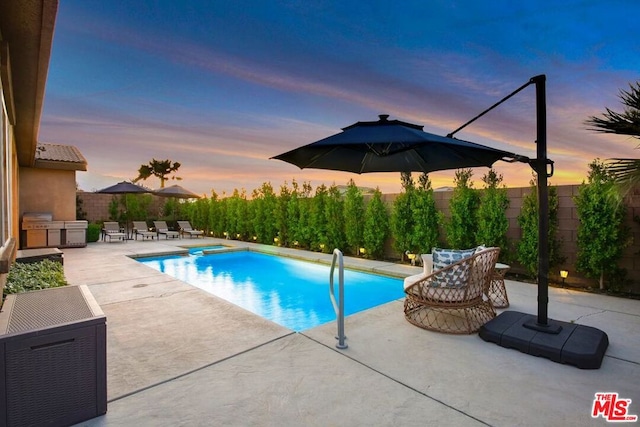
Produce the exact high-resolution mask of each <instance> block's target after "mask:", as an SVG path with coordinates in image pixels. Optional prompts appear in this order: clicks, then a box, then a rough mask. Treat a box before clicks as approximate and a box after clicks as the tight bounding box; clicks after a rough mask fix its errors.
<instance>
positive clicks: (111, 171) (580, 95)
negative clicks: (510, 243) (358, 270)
mask: <svg viewBox="0 0 640 427" xmlns="http://www.w3.org/2000/svg"><path fill="white" fill-rule="evenodd" d="M639 15H640V3H637V2H636V1H635V0H624V1H623V0H612V1H609V2H602V1H599V2H597V1H563V2H557V1H546V0H536V1H520V2H513V1H507V0H505V1H487V2H478V1H472V0H465V1H433V0H429V1H424V0H421V1H405V2H396V3H393V2H388V1H384V2H382V1H367V2H365V1H352V0H342V1H339V2H338V1H309V2H302V1H269V2H267V1H262V0H255V1H248V0H247V1H243V0H240V1H205V0H199V1H196V0H185V1H180V2H176V1H174V0H171V1H169V0H156V1H146V0H137V1H135V2H124V1H103V0H65V1H62V2H60V6H59V10H58V17H57V21H56V28H55V36H54V43H53V52H52V58H51V64H50V68H49V77H48V81H47V87H46V96H45V105H44V111H43V115H42V121H41V128H40V136H39V139H40V141H41V142H48V143H60V144H71V145H75V146H76V147H78V148H79V149H80V151H81V152H82V153H83V155H84V156H85V157H86V158H87V161H88V164H89V171H88V172H79V173H78V182H79V184H80V187H81V188H82V189H84V190H86V191H93V190H96V189H99V188H102V187H106V186H108V185H111V184H113V183H115V182H117V181H119V180H122V179H132V178H134V177H135V176H136V175H137V170H138V168H139V167H140V165H142V164H146V163H148V162H149V161H150V160H151V159H152V158H155V159H158V160H164V159H170V160H172V161H178V162H180V163H181V164H182V166H181V167H180V169H179V173H178V176H179V177H181V178H182V181H181V182H179V183H180V185H183V186H184V187H186V188H188V189H190V190H192V191H195V192H197V193H200V194H210V192H211V190H215V191H216V192H217V193H218V194H222V193H226V194H230V193H231V192H232V191H233V190H234V189H236V188H237V189H243V188H244V189H246V191H247V193H248V194H251V191H252V190H253V189H255V188H258V187H260V186H261V184H262V183H263V182H271V184H272V185H273V186H274V187H275V188H276V189H278V188H279V187H280V186H281V185H282V184H284V183H285V182H289V183H290V182H291V180H292V179H296V180H297V181H298V182H302V181H309V182H311V183H312V185H313V186H314V187H315V186H317V185H319V184H321V183H325V184H327V185H330V184H332V183H334V182H335V183H336V184H338V185H340V184H346V183H347V181H348V180H349V179H351V178H353V179H354V180H355V182H356V183H357V184H358V185H361V186H368V187H376V186H379V187H380V189H381V190H383V191H384V192H397V191H399V189H400V178H399V174H393V173H385V174H363V175H354V174H348V173H341V172H332V171H322V170H311V169H305V170H300V169H298V168H297V167H295V166H293V165H290V164H287V163H284V162H280V161H277V160H269V158H270V157H272V156H274V155H277V154H280V153H282V152H285V151H288V150H291V149H293V148H296V147H298V146H301V145H304V144H308V143H311V142H313V141H316V140H318V139H321V138H324V137H326V136H329V135H332V134H334V133H337V132H339V131H340V129H341V128H343V127H345V126H348V125H350V124H352V123H354V122H356V121H371V120H376V119H377V117H378V115H379V114H390V116H391V118H392V119H400V120H404V121H409V122H413V123H416V124H420V125H424V129H425V130H426V131H428V132H432V133H436V134H440V135H446V134H447V133H449V132H451V131H452V130H454V129H456V128H457V127H458V126H459V125H461V124H462V123H464V122H466V121H467V120H469V119H470V118H472V117H474V116H475V115H477V114H478V113H480V112H481V111H483V110H484V109H485V108H487V107H489V106H490V105H492V104H493V103H495V102H496V101H498V100H499V99H501V98H502V97H503V96H505V95H507V94H509V93H510V92H512V91H513V90H515V89H516V88H518V87H519V86H521V85H522V84H523V83H525V82H527V81H528V80H529V78H531V77H532V76H535V75H538V74H546V75H547V116H548V137H547V139H548V151H549V157H550V158H551V159H552V160H554V161H555V176H554V177H553V178H552V179H551V183H552V184H575V183H581V182H582V180H583V179H585V176H586V171H587V169H588V164H589V163H590V162H591V161H592V160H593V159H595V158H601V159H605V158H609V157H636V158H637V157H638V153H639V152H638V150H636V149H635V148H636V146H637V140H636V141H634V140H632V139H630V138H627V137H623V136H605V135H601V134H597V133H594V132H592V131H589V130H587V129H586V128H585V125H584V121H585V120H586V119H587V118H588V117H589V116H591V115H599V114H601V112H603V111H604V110H605V107H609V108H612V109H614V110H621V108H622V107H621V104H620V102H619V98H618V95H619V92H620V90H621V89H627V88H628V87H629V84H630V83H632V82H635V81H637V80H640V74H639V70H640V43H638V41H637V37H636V35H637V32H638V28H637V19H636V18H637V16H639ZM535 134H536V130H535V89H534V87H533V86H531V87H530V88H527V89H526V90H525V91H523V92H521V93H520V94H518V95H516V97H514V98H512V99H511V100H509V101H508V102H507V103H505V104H503V105H502V106H501V107H499V108H498V109H496V110H494V111H493V112H491V113H489V114H488V115H487V116H485V117H483V118H482V119H480V120H479V121H478V122H476V123H475V124H473V125H472V126H470V127H469V128H467V129H465V130H463V131H461V132H460V133H458V134H457V135H456V136H457V137H459V138H462V139H466V140H470V141H474V142H478V143H481V144H485V145H489V146H492V147H495V148H500V149H504V150H507V151H512V152H516V153H519V154H523V155H528V156H530V157H535V143H534V140H535ZM495 168H496V170H497V171H498V172H499V173H502V174H503V175H504V178H505V183H506V184H507V185H508V186H510V187H514V186H526V185H528V182H529V180H530V179H531V177H532V176H531V173H530V171H529V170H527V168H525V167H523V166H522V165H510V164H506V163H502V162H498V163H496V164H495ZM486 171H487V169H486V168H484V169H483V168H478V169H476V170H474V177H473V180H474V181H475V183H476V185H475V186H476V187H481V186H482V185H481V177H482V176H483V175H484V174H485V173H486ZM430 176H431V180H432V181H433V184H434V186H435V187H439V186H450V185H453V181H452V176H453V172H437V173H432V174H431V175H430ZM143 184H145V185H147V186H149V187H151V188H157V187H158V186H159V182H158V180H156V179H153V178H151V179H149V180H147V181H144V182H143Z"/></svg>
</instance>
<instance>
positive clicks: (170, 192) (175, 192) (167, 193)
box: [153, 185, 200, 199]
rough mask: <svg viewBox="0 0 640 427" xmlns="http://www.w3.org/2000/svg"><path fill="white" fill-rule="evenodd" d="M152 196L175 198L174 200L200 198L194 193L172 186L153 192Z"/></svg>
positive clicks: (178, 186)
mask: <svg viewBox="0 0 640 427" xmlns="http://www.w3.org/2000/svg"><path fill="white" fill-rule="evenodd" d="M153 194H155V195H156V196H161V197H175V198H176V199H199V198H200V196H199V195H197V194H196V193H194V192H192V191H189V190H187V189H186V188H184V187H181V186H180V185H172V186H169V187H164V188H160V189H158V190H154V191H153Z"/></svg>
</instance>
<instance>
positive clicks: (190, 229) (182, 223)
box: [178, 221, 204, 238]
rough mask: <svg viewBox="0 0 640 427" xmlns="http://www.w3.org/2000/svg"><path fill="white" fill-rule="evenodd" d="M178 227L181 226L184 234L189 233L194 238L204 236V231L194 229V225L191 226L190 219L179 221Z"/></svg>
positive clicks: (181, 232)
mask: <svg viewBox="0 0 640 427" xmlns="http://www.w3.org/2000/svg"><path fill="white" fill-rule="evenodd" d="M178 227H180V234H182V236H184V235H185V234H188V235H189V237H191V238H193V237H194V236H195V237H198V236H202V237H204V231H202V230H194V229H193V227H191V223H190V222H189V221H178Z"/></svg>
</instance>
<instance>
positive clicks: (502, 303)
mask: <svg viewBox="0 0 640 427" xmlns="http://www.w3.org/2000/svg"><path fill="white" fill-rule="evenodd" d="M510 268H511V267H510V266H508V265H507V264H501V263H497V264H496V266H495V268H494V271H493V277H492V278H491V285H489V291H488V292H487V297H488V298H489V300H490V301H491V303H492V304H493V306H494V307H495V308H507V307H509V297H508V296H507V288H506V287H505V285H504V276H505V275H506V274H507V271H509V269H510Z"/></svg>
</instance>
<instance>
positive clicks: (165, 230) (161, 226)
mask: <svg viewBox="0 0 640 427" xmlns="http://www.w3.org/2000/svg"><path fill="white" fill-rule="evenodd" d="M153 225H154V226H155V227H156V233H157V234H158V239H159V238H160V235H164V237H165V239H168V238H169V237H171V238H172V239H177V238H178V237H180V233H178V232H177V231H171V230H169V226H168V225H167V222H166V221H153Z"/></svg>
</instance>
